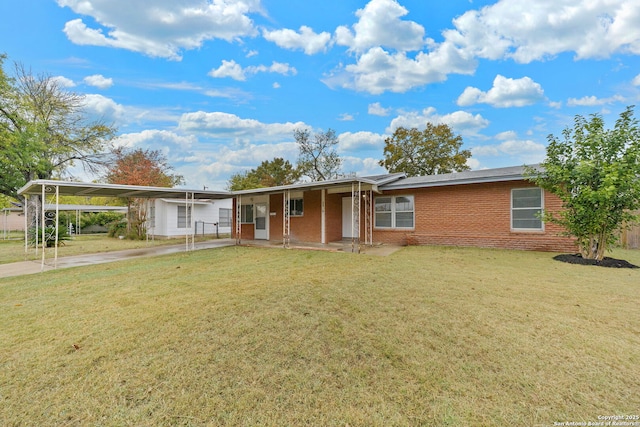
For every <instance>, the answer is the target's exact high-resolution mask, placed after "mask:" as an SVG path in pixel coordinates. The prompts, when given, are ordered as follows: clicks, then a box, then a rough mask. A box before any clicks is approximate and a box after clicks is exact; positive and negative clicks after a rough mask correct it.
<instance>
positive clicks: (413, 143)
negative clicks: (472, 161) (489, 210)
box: [378, 123, 471, 176]
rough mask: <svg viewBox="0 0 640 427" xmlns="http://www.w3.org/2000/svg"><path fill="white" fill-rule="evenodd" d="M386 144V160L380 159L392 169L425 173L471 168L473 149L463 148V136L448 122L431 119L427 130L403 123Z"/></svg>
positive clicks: (382, 163) (415, 174) (458, 170)
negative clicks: (457, 133)
mask: <svg viewBox="0 0 640 427" xmlns="http://www.w3.org/2000/svg"><path fill="white" fill-rule="evenodd" d="M384 144H385V145H384V160H380V162H378V163H379V164H380V166H383V167H384V168H385V169H387V170H388V171H389V172H391V173H395V172H404V173H406V174H407V176H423V175H436V174H441V173H450V172H454V171H455V172H460V171H464V170H469V166H467V159H468V158H469V157H471V151H469V150H460V148H461V147H462V137H461V136H460V135H455V134H454V133H453V131H452V130H451V128H450V127H449V126H447V125H446V124H439V125H433V124H431V123H427V126H426V127H425V129H424V130H423V131H419V130H418V129H417V128H411V129H406V128H404V127H399V128H397V129H396V130H395V132H394V133H393V136H391V137H390V138H386V139H385V141H384Z"/></svg>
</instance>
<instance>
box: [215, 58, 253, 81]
mask: <svg viewBox="0 0 640 427" xmlns="http://www.w3.org/2000/svg"><path fill="white" fill-rule="evenodd" d="M209 76H211V77H215V78H225V77H231V78H232V79H234V80H239V81H244V80H246V78H247V77H246V75H245V72H244V70H243V69H242V67H241V66H240V64H238V63H237V62H236V61H234V60H231V61H227V60H224V59H223V60H222V65H220V66H219V67H218V68H216V69H213V70H211V71H209Z"/></svg>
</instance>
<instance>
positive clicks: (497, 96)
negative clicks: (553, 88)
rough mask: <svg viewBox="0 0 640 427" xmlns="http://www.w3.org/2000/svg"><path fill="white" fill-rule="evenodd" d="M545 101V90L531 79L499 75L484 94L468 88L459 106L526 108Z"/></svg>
mask: <svg viewBox="0 0 640 427" xmlns="http://www.w3.org/2000/svg"><path fill="white" fill-rule="evenodd" d="M543 99H544V90H542V87H541V86H540V84H538V83H536V82H534V81H533V80H531V78H529V77H523V78H521V79H510V78H507V77H504V76H501V75H500V74H498V75H497V76H496V78H495V79H494V80H493V87H492V88H491V89H489V91H487V92H483V91H481V90H480V89H478V88H475V87H470V86H469V87H467V88H466V89H465V90H464V92H462V94H461V95H460V96H459V97H458V101H457V103H458V105H460V106H469V105H474V104H489V105H491V106H493V107H498V108H506V107H524V106H526V105H532V104H535V103H536V102H538V101H541V100H543Z"/></svg>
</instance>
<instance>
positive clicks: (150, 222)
mask: <svg viewBox="0 0 640 427" xmlns="http://www.w3.org/2000/svg"><path fill="white" fill-rule="evenodd" d="M155 226H156V207H155V206H149V217H148V218H147V227H148V228H154V227H155Z"/></svg>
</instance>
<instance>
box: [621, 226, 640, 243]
mask: <svg viewBox="0 0 640 427" xmlns="http://www.w3.org/2000/svg"><path fill="white" fill-rule="evenodd" d="M620 244H621V245H622V247H623V248H625V249H640V224H636V225H634V226H633V227H631V228H629V229H628V230H624V231H623V232H622V234H621V235H620Z"/></svg>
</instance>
